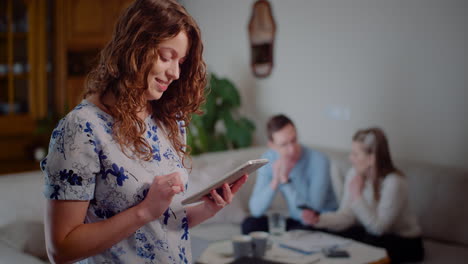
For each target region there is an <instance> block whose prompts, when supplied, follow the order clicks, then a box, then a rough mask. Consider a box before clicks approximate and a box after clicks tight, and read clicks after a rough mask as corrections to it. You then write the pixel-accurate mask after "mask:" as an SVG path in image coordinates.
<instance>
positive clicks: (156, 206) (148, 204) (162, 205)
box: [139, 172, 184, 221]
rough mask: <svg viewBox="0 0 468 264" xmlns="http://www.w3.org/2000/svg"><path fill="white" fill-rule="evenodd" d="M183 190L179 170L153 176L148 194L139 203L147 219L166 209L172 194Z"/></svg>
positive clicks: (157, 215) (156, 216) (159, 214)
mask: <svg viewBox="0 0 468 264" xmlns="http://www.w3.org/2000/svg"><path fill="white" fill-rule="evenodd" d="M183 191H184V184H183V183H182V180H181V178H180V173H179V172H173V173H171V174H166V175H162V176H157V177H154V180H153V183H152V184H151V186H150V188H149V191H148V194H147V195H146V197H145V199H144V200H143V201H142V202H141V203H140V204H139V206H140V207H141V209H142V212H143V214H144V217H145V218H146V219H148V220H149V221H153V220H155V219H157V218H159V217H160V216H161V215H162V214H163V213H164V211H166V210H167V208H168V207H169V205H170V204H171V202H172V198H173V197H174V195H176V194H178V193H180V192H183Z"/></svg>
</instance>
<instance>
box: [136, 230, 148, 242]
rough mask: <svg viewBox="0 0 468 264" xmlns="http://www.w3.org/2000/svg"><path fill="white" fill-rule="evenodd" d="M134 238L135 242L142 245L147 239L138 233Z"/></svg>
mask: <svg viewBox="0 0 468 264" xmlns="http://www.w3.org/2000/svg"><path fill="white" fill-rule="evenodd" d="M135 238H136V239H137V240H140V241H141V242H143V243H145V242H146V241H148V239H147V238H146V236H145V234H143V233H139V232H138V233H137V234H136V235H135Z"/></svg>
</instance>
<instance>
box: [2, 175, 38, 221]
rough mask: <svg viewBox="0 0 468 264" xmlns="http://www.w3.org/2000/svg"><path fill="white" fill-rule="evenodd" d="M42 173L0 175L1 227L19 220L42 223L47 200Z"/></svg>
mask: <svg viewBox="0 0 468 264" xmlns="http://www.w3.org/2000/svg"><path fill="white" fill-rule="evenodd" d="M43 186H44V176H43V174H42V172H41V171H39V170H38V171H32V172H25V173H17V174H10V175H0V208H1V210H2V211H1V214H0V226H3V225H6V224H8V223H11V222H13V221H16V220H18V219H22V220H25V221H26V220H32V221H42V219H43V215H44V204H45V199H44V195H43V194H42V190H43Z"/></svg>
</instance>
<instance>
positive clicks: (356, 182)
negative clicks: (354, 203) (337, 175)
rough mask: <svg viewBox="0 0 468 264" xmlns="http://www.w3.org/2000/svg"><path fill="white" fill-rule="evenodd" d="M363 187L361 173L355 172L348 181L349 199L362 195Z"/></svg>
mask: <svg viewBox="0 0 468 264" xmlns="http://www.w3.org/2000/svg"><path fill="white" fill-rule="evenodd" d="M363 187H364V178H363V176H362V175H361V174H357V175H356V176H354V178H352V179H351V182H350V183H349V191H350V193H351V199H352V200H356V199H359V198H360V197H361V195H362V189H363Z"/></svg>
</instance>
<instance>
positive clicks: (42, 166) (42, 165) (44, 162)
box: [41, 157, 47, 171]
mask: <svg viewBox="0 0 468 264" xmlns="http://www.w3.org/2000/svg"><path fill="white" fill-rule="evenodd" d="M46 165H47V157H46V158H44V159H43V160H42V161H41V170H42V171H45V168H46Z"/></svg>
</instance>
